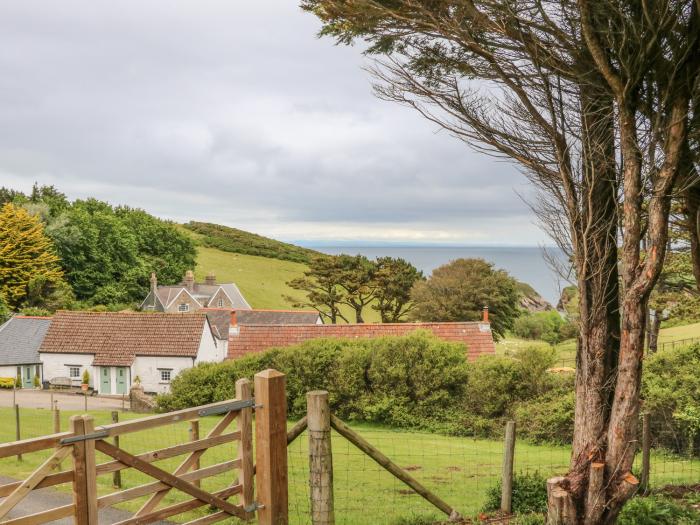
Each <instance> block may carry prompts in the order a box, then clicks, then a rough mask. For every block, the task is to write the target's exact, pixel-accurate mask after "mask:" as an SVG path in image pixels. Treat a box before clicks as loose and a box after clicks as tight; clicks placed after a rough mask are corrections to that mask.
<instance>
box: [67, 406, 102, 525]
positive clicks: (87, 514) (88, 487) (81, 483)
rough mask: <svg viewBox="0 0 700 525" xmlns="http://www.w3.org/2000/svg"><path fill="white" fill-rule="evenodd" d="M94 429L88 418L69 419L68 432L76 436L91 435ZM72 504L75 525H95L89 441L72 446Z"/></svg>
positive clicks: (94, 485) (93, 471) (92, 444)
mask: <svg viewBox="0 0 700 525" xmlns="http://www.w3.org/2000/svg"><path fill="white" fill-rule="evenodd" d="M94 429H95V425H94V421H93V419H92V417H90V416H72V417H71V418H70V430H71V432H73V433H74V434H75V435H76V436H81V435H83V436H84V435H85V434H91V433H92V432H94ZM73 504H74V505H75V525H97V523H98V521H97V475H96V464H95V442H94V441H93V440H91V439H86V440H84V441H76V442H75V443H74V444H73Z"/></svg>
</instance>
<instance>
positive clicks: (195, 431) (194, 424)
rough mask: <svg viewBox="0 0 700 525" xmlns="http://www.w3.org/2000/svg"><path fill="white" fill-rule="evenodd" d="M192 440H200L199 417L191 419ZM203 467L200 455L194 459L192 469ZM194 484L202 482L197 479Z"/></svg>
mask: <svg viewBox="0 0 700 525" xmlns="http://www.w3.org/2000/svg"><path fill="white" fill-rule="evenodd" d="M189 434H190V441H199V419H193V420H192V421H190V430H189ZM200 468H202V463H201V461H200V460H199V457H198V458H197V459H196V460H195V461H194V465H193V466H192V470H199V469H200ZM192 485H194V486H195V487H200V486H201V483H200V481H199V480H195V481H193V482H192Z"/></svg>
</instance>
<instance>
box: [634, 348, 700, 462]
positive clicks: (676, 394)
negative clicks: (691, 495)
mask: <svg viewBox="0 0 700 525" xmlns="http://www.w3.org/2000/svg"><path fill="white" fill-rule="evenodd" d="M698 370H700V345H693V346H688V347H684V348H676V349H674V350H673V351H665V352H664V351H662V352H658V353H656V354H654V355H653V356H651V357H649V358H648V359H647V360H646V362H645V369H644V376H643V378H642V397H643V399H644V408H643V410H644V411H646V412H649V413H650V421H651V425H652V435H653V436H654V437H655V439H656V440H657V443H656V444H657V445H661V446H664V447H666V448H668V449H669V450H672V451H674V452H686V451H689V450H693V449H696V448H697V447H698V446H700V413H699V411H698V409H697V407H698V406H700V375H699V374H698Z"/></svg>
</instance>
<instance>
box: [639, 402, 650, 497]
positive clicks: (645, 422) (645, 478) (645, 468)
mask: <svg viewBox="0 0 700 525" xmlns="http://www.w3.org/2000/svg"><path fill="white" fill-rule="evenodd" d="M650 459H651V428H650V426H649V414H642V475H641V478H642V479H641V483H640V485H641V486H640V492H641V493H642V494H645V493H646V492H647V490H648V489H649V473H650V467H651V465H650Z"/></svg>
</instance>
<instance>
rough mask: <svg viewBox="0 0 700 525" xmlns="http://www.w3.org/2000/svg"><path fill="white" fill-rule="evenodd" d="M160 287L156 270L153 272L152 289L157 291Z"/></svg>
mask: <svg viewBox="0 0 700 525" xmlns="http://www.w3.org/2000/svg"><path fill="white" fill-rule="evenodd" d="M157 288H158V279H157V278H156V272H151V291H152V292H155V291H156V289H157Z"/></svg>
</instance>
